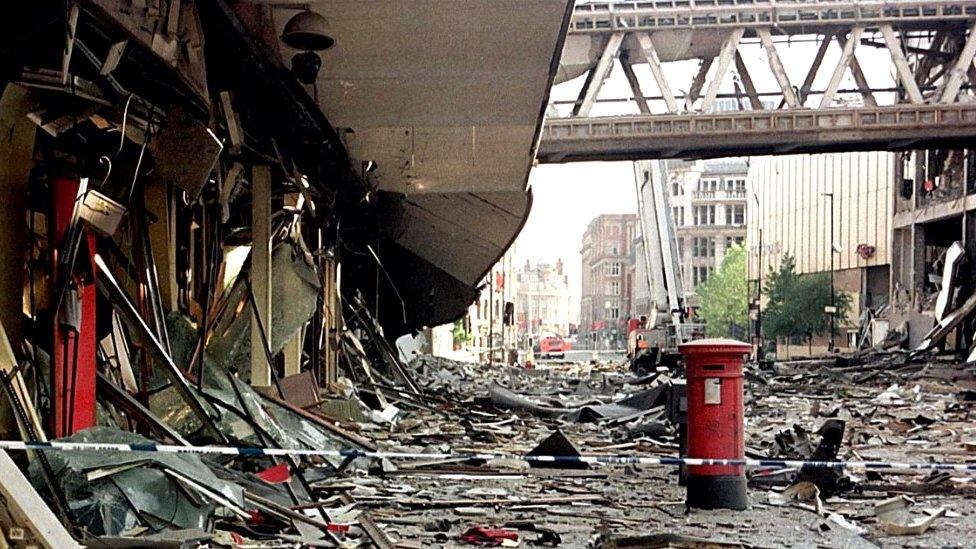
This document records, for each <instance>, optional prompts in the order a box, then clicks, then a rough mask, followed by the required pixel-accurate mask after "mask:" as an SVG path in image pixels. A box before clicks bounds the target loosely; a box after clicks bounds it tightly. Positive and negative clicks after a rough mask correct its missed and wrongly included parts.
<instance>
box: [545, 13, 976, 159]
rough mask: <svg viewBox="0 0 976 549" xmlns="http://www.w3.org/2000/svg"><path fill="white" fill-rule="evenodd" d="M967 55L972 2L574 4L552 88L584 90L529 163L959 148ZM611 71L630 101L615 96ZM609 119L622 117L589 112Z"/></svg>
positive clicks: (970, 121)
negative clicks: (610, 111)
mask: <svg viewBox="0 0 976 549" xmlns="http://www.w3.org/2000/svg"><path fill="white" fill-rule="evenodd" d="M801 44H802V45H803V46H802V47H801V46H800V45H801ZM879 52H880V54H879ZM881 54H883V55H881ZM974 55H976V1H972V0H970V1H966V0H924V1H922V0H888V1H874V0H860V1H859V0H686V1H677V0H676V1H641V2H612V3H589V4H580V5H578V6H576V8H575V12H574V14H573V17H572V21H571V24H570V28H569V33H568V35H567V37H566V43H565V47H564V50H563V54H562V60H561V64H560V67H559V71H558V72H557V76H556V87H555V88H554V91H556V92H558V91H559V90H560V89H561V87H562V86H571V85H573V84H572V83H573V82H575V83H577V84H576V85H578V82H580V81H583V84H582V87H581V88H580V90H579V94H578V96H577V97H576V98H575V100H570V101H564V102H560V101H554V102H553V103H552V104H551V105H550V108H549V111H550V112H549V115H548V118H547V121H546V124H545V127H544V129H543V132H542V135H541V142H540V144H539V150H538V156H537V157H538V160H539V162H542V163H556V162H573V161H588V160H635V159H649V158H697V157H715V156H730V155H756V154H790V153H803V152H827V151H839V150H865V149H891V150H899V149H909V148H923V147H928V146H954V147H965V146H967V145H969V144H970V142H971V141H973V137H974V136H976V65H974ZM695 63H697V66H696V65H695ZM689 65H690V67H691V69H689ZM621 73H622V80H625V81H626V83H627V85H626V87H625V88H624V89H626V90H627V92H628V93H625V94H624V96H623V97H622V96H621V95H620V93H619V88H618V92H617V94H616V95H613V96H611V94H610V92H607V91H605V89H606V88H609V87H610V86H607V85H605V84H604V83H605V82H606V81H608V78H609V77H610V75H611V74H616V75H618V76H617V78H618V79H621V77H620V76H619V75H621ZM688 77H690V79H689V78H688ZM645 90H653V91H652V92H650V93H648V92H647V91H645ZM601 91H603V93H602V94H601ZM611 107H612V108H614V109H617V110H620V111H626V110H628V109H629V110H630V112H631V114H613V115H600V116H594V115H593V113H594V110H600V109H603V110H607V109H609V108H611Z"/></svg>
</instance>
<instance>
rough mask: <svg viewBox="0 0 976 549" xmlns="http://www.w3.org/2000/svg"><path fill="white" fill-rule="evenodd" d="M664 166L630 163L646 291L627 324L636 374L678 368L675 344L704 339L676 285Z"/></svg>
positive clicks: (691, 299)
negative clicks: (643, 307)
mask: <svg viewBox="0 0 976 549" xmlns="http://www.w3.org/2000/svg"><path fill="white" fill-rule="evenodd" d="M665 162H666V161H664V160H653V161H648V162H644V163H641V164H643V165H644V166H646V169H641V167H640V164H638V163H637V162H634V184H635V186H636V189H637V216H638V220H639V223H640V231H641V238H642V240H643V246H642V247H641V248H642V250H643V253H642V254H641V255H642V257H641V258H639V259H640V260H641V261H643V265H644V272H645V274H646V276H647V285H648V288H649V296H650V300H649V307H648V309H649V310H648V311H646V314H642V315H640V316H638V317H637V318H634V319H631V321H630V323H629V326H628V334H627V356H628V358H629V359H630V363H631V368H632V369H633V370H635V371H637V372H647V371H651V370H653V369H654V368H656V367H657V366H659V365H661V366H668V367H673V366H676V365H677V364H678V359H679V358H680V355H679V354H678V344H680V343H683V342H685V341H691V340H693V339H700V338H702V337H704V333H705V329H704V328H705V327H704V325H703V324H701V323H699V322H695V318H694V314H693V312H694V309H695V308H696V307H697V306H698V302H697V295H695V294H694V293H686V292H685V290H684V286H683V284H682V281H681V266H680V263H679V257H680V256H679V254H678V239H677V236H676V233H675V226H674V219H673V217H672V214H671V206H670V202H669V199H668V193H667V188H666V186H665V185H666V179H667V177H666V175H667V165H666V164H665Z"/></svg>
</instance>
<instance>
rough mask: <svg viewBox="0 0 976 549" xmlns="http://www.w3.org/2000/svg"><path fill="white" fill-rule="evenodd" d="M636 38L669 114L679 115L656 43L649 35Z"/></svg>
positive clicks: (642, 34)
mask: <svg viewBox="0 0 976 549" xmlns="http://www.w3.org/2000/svg"><path fill="white" fill-rule="evenodd" d="M636 36H637V43H638V44H639V45H640V47H641V50H643V52H644V57H646V58H647V64H648V65H649V66H650V67H651V74H652V75H654V81H655V82H657V87H658V89H659V90H661V96H662V97H664V103H665V104H666V105H667V107H668V112H669V113H671V114H677V112H678V103H677V101H675V100H674V92H673V91H671V86H670V84H668V79H667V76H666V75H665V73H664V67H663V66H661V58H660V57H658V54H657V49H656V48H655V47H654V41H653V40H652V39H651V36H650V35H649V34H644V33H640V34H637V35H636ZM706 72H707V71H706Z"/></svg>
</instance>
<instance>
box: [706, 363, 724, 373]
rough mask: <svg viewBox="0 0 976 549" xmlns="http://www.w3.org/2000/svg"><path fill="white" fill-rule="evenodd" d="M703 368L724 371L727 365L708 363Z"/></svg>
mask: <svg viewBox="0 0 976 549" xmlns="http://www.w3.org/2000/svg"><path fill="white" fill-rule="evenodd" d="M702 370H705V371H706V372H724V371H725V365H724V364H706V365H705V366H702Z"/></svg>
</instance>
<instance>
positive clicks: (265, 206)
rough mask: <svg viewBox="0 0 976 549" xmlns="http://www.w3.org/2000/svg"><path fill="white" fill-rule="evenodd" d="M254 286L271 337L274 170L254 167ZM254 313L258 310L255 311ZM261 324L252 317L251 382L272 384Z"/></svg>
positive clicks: (253, 383)
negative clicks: (272, 182) (272, 174)
mask: <svg viewBox="0 0 976 549" xmlns="http://www.w3.org/2000/svg"><path fill="white" fill-rule="evenodd" d="M251 241H252V248H251V286H252V288H253V289H254V298H255V300H256V302H255V307H253V308H252V309H251V310H252V311H254V310H255V309H256V310H257V314H259V315H260V319H261V322H260V324H263V325H264V327H265V329H267V330H268V339H270V338H271V330H272V328H271V169H270V168H269V167H268V166H254V167H252V168H251ZM252 314H254V313H252ZM266 353H267V351H266V350H265V347H264V339H263V338H262V337H261V326H260V325H259V323H258V322H256V321H255V319H252V320H251V385H253V386H255V387H269V386H270V385H271V367H270V365H269V364H268V357H267V355H266Z"/></svg>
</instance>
